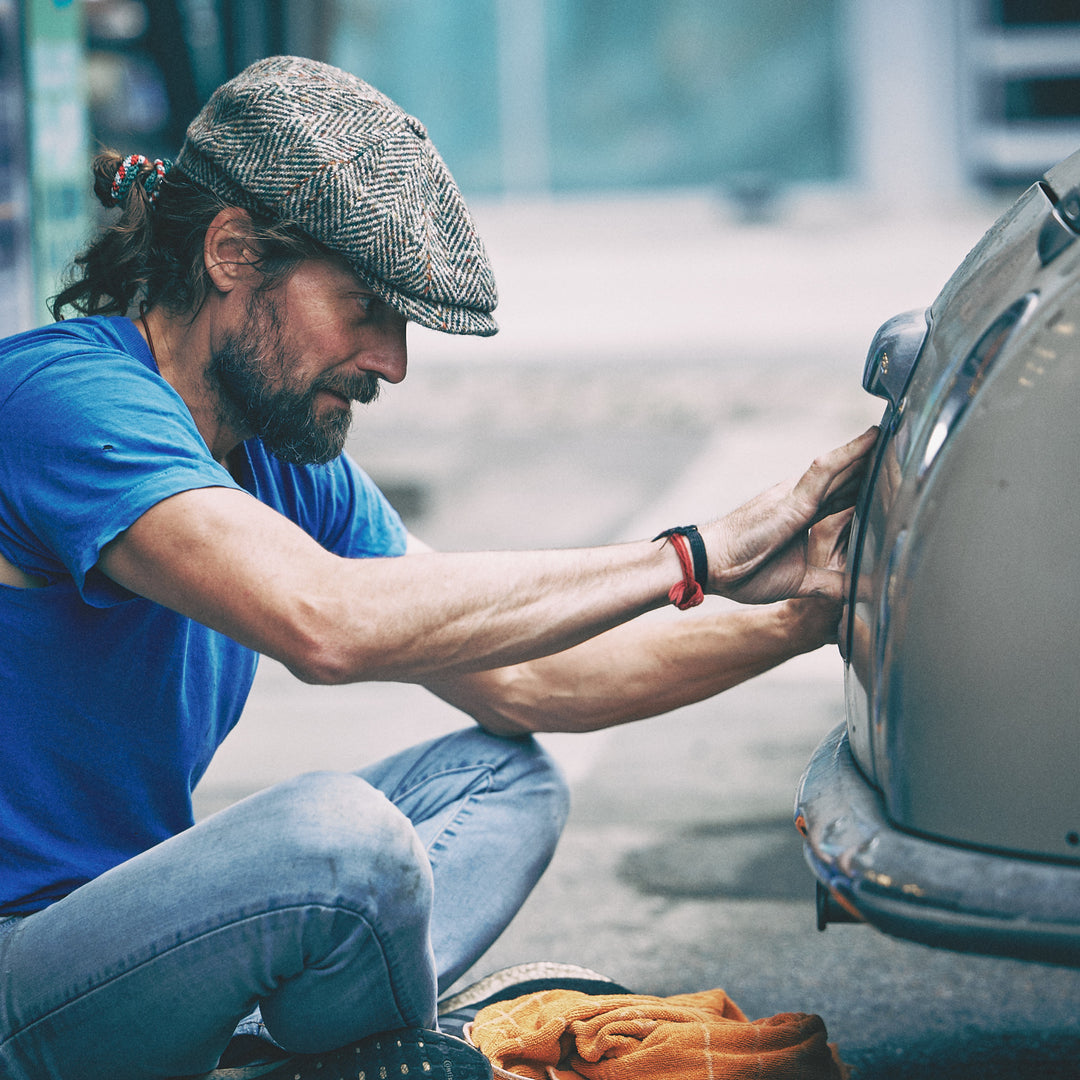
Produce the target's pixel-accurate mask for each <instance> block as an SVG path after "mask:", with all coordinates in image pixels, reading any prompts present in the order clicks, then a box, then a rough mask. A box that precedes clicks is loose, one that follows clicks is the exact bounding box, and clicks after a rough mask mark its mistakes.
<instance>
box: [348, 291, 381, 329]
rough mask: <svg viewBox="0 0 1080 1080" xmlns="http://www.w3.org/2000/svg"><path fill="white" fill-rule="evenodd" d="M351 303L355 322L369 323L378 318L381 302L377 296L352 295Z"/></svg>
mask: <svg viewBox="0 0 1080 1080" xmlns="http://www.w3.org/2000/svg"><path fill="white" fill-rule="evenodd" d="M352 301H353V305H354V307H355V311H356V321H357V322H371V321H372V320H374V319H376V318H378V316H379V311H380V309H381V307H382V301H381V300H380V299H379V298H378V297H377V296H372V295H371V293H353V294H352Z"/></svg>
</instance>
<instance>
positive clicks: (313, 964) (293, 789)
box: [0, 728, 567, 1080]
mask: <svg viewBox="0 0 1080 1080" xmlns="http://www.w3.org/2000/svg"><path fill="white" fill-rule="evenodd" d="M566 810H567V797H566V789H565V785H564V784H563V781H562V779H561V777H560V775H559V773H558V771H557V769H556V768H555V766H554V765H553V764H552V762H551V761H550V759H549V758H548V757H547V755H546V754H545V753H544V751H543V750H541V749H540V747H539V746H538V745H537V744H536V743H535V742H533V740H531V739H528V738H526V739H500V738H496V737H494V736H491V735H488V734H486V733H484V732H483V731H481V730H480V729H478V728H470V729H468V730H465V731H461V732H457V733H455V734H453V735H449V736H446V737H445V738H441V739H435V740H432V741H431V742H429V743H424V744H423V745H421V746H418V747H414V748H413V749H410V750H408V751H405V752H404V753H402V754H399V755H396V756H394V757H392V758H389V759H387V760H386V761H383V762H379V763H377V764H375V765H373V766H371V767H370V768H366V769H363V770H361V771H360V772H359V773H356V774H353V773H330V772H326V773H311V774H308V775H305V776H300V777H298V778H296V779H294V780H290V781H288V782H286V783H283V784H279V785H277V786H275V787H273V788H270V789H268V790H266V791H263V792H260V793H259V794H257V795H253V796H251V797H249V798H247V799H244V800H243V801H242V802H239V803H236V804H235V805H233V806H230V807H229V808H228V809H226V810H223V811H221V812H220V813H218V814H215V815H213V816H212V817H210V818H207V819H206V820H204V821H201V822H199V823H198V824H196V825H195V826H193V827H192V828H190V829H188V830H187V831H185V832H183V833H181V834H179V835H178V836H174V837H172V838H171V839H169V840H167V841H165V842H164V843H162V844H159V845H158V846H156V847H154V848H151V849H150V850H149V851H146V852H143V853H142V854H141V855H138V856H137V857H135V858H134V859H131V860H130V861H128V862H126V863H123V864H121V865H120V866H117V867H115V868H113V869H112V870H109V871H108V872H106V873H104V874H102V875H101V876H100V877H98V878H96V879H94V880H93V881H91V882H89V883H88V884H86V885H84V886H82V887H81V888H79V889H77V890H76V891H75V892H73V893H71V894H70V895H69V896H66V897H65V898H64V899H62V900H59V901H57V902H56V903H55V904H53V905H52V906H50V907H48V908H46V909H45V910H43V911H40V912H37V913H35V914H33V915H29V916H26V917H24V918H13V919H8V920H0V1075H2V1076H3V1077H5V1078H11V1080H46V1078H50V1080H52V1078H62V1080H94V1078H102V1080H121V1078H122V1080H139V1078H142V1077H167V1076H184V1075H193V1074H198V1073H203V1072H206V1071H209V1070H211V1069H213V1068H214V1067H215V1066H216V1064H217V1061H218V1057H219V1055H220V1054H221V1052H222V1050H223V1049H224V1047H225V1046H226V1045H227V1043H228V1042H229V1039H230V1038H231V1036H232V1035H233V1033H234V1031H235V1030H237V1026H238V1025H239V1024H240V1023H241V1021H242V1020H244V1018H245V1017H246V1018H247V1023H246V1025H245V1028H241V1030H245V1029H251V1028H252V1027H254V1026H256V1025H258V1024H259V1022H260V1017H259V1014H258V1013H255V1014H254V1015H253V1012H252V1011H253V1010H255V1009H256V1008H258V1009H260V1010H261V1023H262V1024H264V1025H265V1029H264V1030H265V1031H266V1032H268V1033H269V1035H270V1036H272V1037H273V1039H274V1040H275V1041H277V1042H278V1043H279V1044H280V1045H282V1046H284V1047H285V1048H286V1049H288V1050H291V1051H295V1052H300V1053H310V1052H315V1051H319V1050H326V1049H330V1048H333V1047H338V1046H342V1045H344V1044H346V1043H349V1042H352V1041H354V1040H356V1039H359V1038H362V1037H364V1036H365V1035H368V1034H371V1033H373V1032H376V1031H385V1030H388V1029H391V1028H395V1027H406V1026H423V1027H431V1026H433V1024H434V1021H435V1002H436V998H437V996H438V992H439V990H440V989H445V987H447V986H449V985H450V983H452V982H453V981H454V980H455V979H457V977H458V976H459V975H461V974H462V973H463V972H464V971H465V970H466V969H467V968H468V967H469V966H470V965H471V964H472V963H473V962H474V961H475V960H476V959H477V958H478V957H479V956H480V955H481V954H482V953H483V952H484V950H485V949H487V947H488V946H489V945H490V944H491V943H492V942H493V941H494V940H495V938H496V937H497V936H498V935H499V933H500V932H501V931H502V929H503V928H504V927H505V926H506V924H507V923H508V922H509V921H510V919H511V918H512V917H513V916H514V914H515V912H516V911H517V910H518V908H519V907H520V905H521V903H522V902H523V901H524V899H525V897H526V896H527V895H528V894H529V891H530V890H531V889H532V887H533V885H534V884H535V883H536V881H537V880H538V878H539V877H540V875H541V873H542V872H543V870H544V868H545V866H546V865H547V863H548V860H549V859H550V857H551V854H552V852H553V851H554V848H555V844H556V842H557V840H558V836H559V833H560V831H561V829H562V825H563V822H564V820H565V816H566Z"/></svg>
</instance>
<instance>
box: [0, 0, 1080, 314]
mask: <svg viewBox="0 0 1080 1080" xmlns="http://www.w3.org/2000/svg"><path fill="white" fill-rule="evenodd" d="M69 9H70V10H69ZM35 12H36V13H37V14H36V16H35ZM43 13H47V14H48V15H49V16H50V18H51V17H53V16H55V17H57V18H60V19H61V20H62V19H63V18H68V20H69V22H70V18H71V17H72V16H75V15H77V16H78V17H81V18H82V19H83V20H84V22H83V25H84V27H85V33H84V37H83V41H84V42H85V54H80V55H78V56H72V57H69V58H68V60H66V61H63V60H62V59H61V60H57V59H55V58H54V61H53V63H52V65H51V66H49V65H46V66H44V67H43V66H42V65H41V63H40V62H38V61H40V56H39V58H38V61H36V62H35V63H36V66H35V64H30V63H28V58H30V57H32V56H35V55H37V53H35V51H34V50H35V35H39V34H40V25H43ZM35 18H36V20H37V26H38V28H37V29H35ZM276 52H292V53H299V54H303V55H308V56H312V57H316V58H320V59H325V60H328V61H330V62H332V63H335V64H338V65H339V66H341V67H344V68H347V69H348V70H351V71H354V72H356V73H357V74H359V75H360V76H362V77H363V78H365V79H367V80H368V81H370V82H372V83H374V84H375V85H376V86H378V87H379V88H380V89H382V90H384V91H386V92H387V93H388V94H390V96H392V97H393V98H395V99H396V100H397V101H398V102H399V103H400V104H402V105H403V106H404V107H405V108H406V109H408V110H409V111H411V112H413V113H415V114H416V115H417V116H419V117H420V118H421V119H422V120H423V121H424V123H425V124H426V125H427V126H428V128H429V130H430V131H431V134H432V137H433V139H434V140H435V142H436V144H437V145H438V146H439V148H440V150H441V151H442V153H443V156H444V157H445V158H446V159H447V161H448V163H449V164H450V167H451V169H452V170H453V172H454V174H455V176H456V177H457V179H458V181H459V183H460V184H461V186H462V188H463V189H464V190H465V192H466V194H467V195H469V196H470V197H478V196H479V197H520V196H534V195H569V194H585V193H588V194H594V193H602V192H610V191H616V190H618V191H626V190H636V191H653V190H657V189H665V188H675V187H682V188H687V187H690V188H708V189H710V190H715V191H717V192H718V193H721V194H723V195H724V196H726V197H728V198H730V199H731V200H732V203H733V205H735V206H736V207H738V208H740V209H741V211H742V212H743V213H744V214H745V215H746V216H747V217H758V218H760V217H762V216H767V215H768V214H769V213H770V212H771V211H772V209H773V208H774V206H775V205H776V199H777V196H778V195H779V194H780V193H784V192H790V191H797V190H799V189H803V188H807V187H812V188H814V189H822V190H825V191H826V192H828V191H832V190H835V191H836V192H837V193H838V194H843V195H844V196H845V197H850V195H851V193H852V192H853V191H854V192H856V193H858V194H859V195H860V196H862V197H865V199H866V200H867V205H870V206H871V207H872V206H873V205H874V203H875V201H876V202H877V203H879V204H880V203H886V202H887V203H888V204H889V205H891V206H896V205H901V206H908V207H913V208H917V207H918V206H919V205H923V204H926V203H928V202H930V201H932V200H934V201H939V200H940V199H941V198H942V197H943V196H947V197H951V196H957V195H962V194H963V193H964V192H965V191H969V190H970V189H971V188H972V187H973V186H979V185H1018V184H1026V183H1028V182H1030V180H1031V179H1032V178H1034V177H1037V176H1038V175H1039V174H1040V173H1041V172H1042V171H1043V170H1044V169H1045V168H1046V167H1047V166H1048V165H1050V164H1052V163H1053V162H1054V161H1056V160H1058V159H1060V158H1062V157H1064V156H1066V155H1067V154H1068V153H1070V152H1071V151H1072V150H1073V149H1075V148H1076V147H1078V146H1080V0H904V2H903V3H893V2H889V0H799V2H798V3H792V2H790V0H19V3H16V2H15V0H0V94H2V95H3V101H2V102H0V138H2V139H3V140H4V142H3V156H2V158H0V169H4V170H5V174H4V175H5V176H6V177H8V181H7V183H6V184H5V191H6V192H8V195H9V196H11V198H9V201H8V202H5V203H3V204H0V206H2V207H3V208H4V209H0V296H14V295H16V293H17V292H18V289H17V288H16V287H15V285H13V286H12V288H11V289H9V288H7V287H6V283H7V282H9V281H12V280H13V279H14V278H15V277H17V276H18V274H17V273H16V270H17V268H18V267H24V273H23V274H22V278H21V279H20V282H21V284H19V285H18V288H22V289H23V290H24V292H25V290H26V289H27V288H30V289H32V290H33V291H35V292H37V293H38V294H40V293H41V291H42V289H43V288H44V287H45V286H43V285H42V284H41V281H42V271H41V270H40V269H39V272H38V283H37V284H34V285H28V284H27V282H29V281H31V278H30V277H29V276H28V271H25V263H26V259H27V255H26V253H27V251H30V250H32V251H33V252H34V253H35V258H36V259H37V262H38V263H39V264H41V265H43V266H44V267H45V268H46V274H45V276H46V277H47V276H48V274H51V273H52V272H53V264H54V261H55V260H54V258H53V256H54V255H55V243H54V242H52V241H50V242H49V243H52V247H51V248H49V245H48V243H46V241H45V240H44V239H43V233H42V229H46V231H48V230H47V226H49V221H48V219H49V215H50V213H53V212H55V213H56V214H58V215H60V216H61V217H63V213H64V206H63V202H64V200H65V199H67V200H68V202H69V203H70V202H71V197H70V195H68V194H64V192H65V191H66V190H67V189H66V188H64V189H63V190H62V191H61V190H59V189H57V190H54V191H53V192H52V193H51V195H50V196H49V199H50V203H49V206H48V207H45V208H39V207H38V200H37V199H36V198H35V199H34V200H31V201H30V203H26V200H25V199H24V204H23V205H22V208H21V209H20V204H19V197H20V196H19V191H20V190H22V189H21V188H20V184H22V183H24V181H25V178H26V176H27V175H29V177H30V183H31V184H32V183H34V182H35V177H37V178H39V179H40V177H41V176H42V174H43V173H50V170H51V171H52V172H55V166H54V164H53V163H51V162H47V161H45V160H44V155H43V152H42V147H41V146H40V145H37V144H35V141H34V140H35V137H37V138H38V142H39V143H40V141H41V138H42V137H43V136H42V135H41V134H40V133H41V132H43V131H45V130H46V128H43V127H42V126H41V117H42V116H47V115H53V116H54V120H53V121H51V122H52V123H53V125H54V127H55V114H57V111H58V109H59V104H60V102H59V100H58V99H57V93H58V92H60V93H61V94H62V96H63V98H64V102H65V103H66V105H67V108H68V113H69V115H68V116H67V121H66V122H67V125H68V129H70V130H74V129H73V128H72V125H71V115H70V113H71V109H72V108H74V107H76V106H77V105H79V104H80V103H82V102H85V104H86V107H87V113H86V115H87V116H88V118H89V119H88V123H87V127H88V130H89V132H90V135H91V136H92V142H93V143H95V144H104V145H110V146H113V147H115V148H116V149H118V150H121V151H126V152H130V151H137V152H140V153H144V154H146V155H148V156H168V155H169V154H170V153H173V152H175V150H176V149H177V147H178V146H179V144H180V142H181V140H182V138H183V132H184V128H185V125H186V124H187V122H188V120H189V119H190V118H191V116H192V115H193V114H194V113H195V111H196V110H197V109H198V107H199V106H200V105H201V103H202V102H203V101H204V100H205V99H206V97H207V95H208V94H209V93H210V91H211V90H212V89H213V88H214V87H215V86H217V85H218V84H219V83H220V82H222V81H223V80H225V79H226V78H228V77H229V76H230V75H232V74H234V73H235V72H237V71H239V70H240V69H241V68H243V67H244V66H246V65H247V64H248V63H250V62H251V61H252V60H255V59H257V58H258V57H260V56H265V55H269V54H272V53H276ZM35 72H36V73H37V74H35ZM61 75H63V77H61ZM77 80H81V81H77ZM76 85H77V86H78V87H80V88H84V91H83V92H82V95H83V96H81V94H80V92H76V90H75V89H73V88H74V87H75V86H76ZM58 87H60V88H61V89H60V91H58ZM49 95H52V97H51V99H50V100H51V101H52V104H51V105H49V104H47V103H46V104H45V105H43V100H44V99H45V98H49ZM35 109H36V110H37V113H36V114H35ZM50 109H51V110H52V113H51V114H50V113H49V110H50ZM43 110H44V111H43ZM34 115H37V116H38V122H37V127H36V128H35V121H34V120H33V117H34ZM47 126H48V125H47V124H46V127H47ZM75 126H77V125H75ZM35 130H36V131H38V133H39V135H38V136H35V134H34V133H35ZM64 138H65V140H66V144H67V156H68V157H70V156H71V154H72V153H76V154H80V155H82V156H83V157H85V155H86V152H87V150H86V146H87V145H88V142H87V140H85V139H83V140H81V141H80V139H78V138H74V137H72V136H71V135H65V136H64ZM52 152H53V153H54V154H55V153H57V151H56V149H55V148H54V150H53V151H52ZM53 179H55V177H53ZM27 190H29V188H27ZM5 198H7V196H5ZM54 204H55V205H54ZM31 206H33V207H34V208H35V210H36V213H30V207H31ZM72 207H75V209H78V208H77V207H76V206H75V204H74V203H73V204H72ZM69 209H71V207H69ZM75 220H76V218H72V221H75ZM68 239H69V240H70V230H69V235H68ZM20 245H21V246H20ZM46 248H48V250H46ZM50 252H51V254H50ZM19 295H22V294H19ZM19 304H20V309H21V310H22V311H23V312H24V315H23V316H22V317H19V316H12V315H10V314H8V313H7V309H6V308H0V313H2V314H4V321H5V323H7V324H9V325H11V324H13V321H14V323H19V322H21V321H22V320H23V318H24V317H25V311H26V310H27V305H26V303H25V301H20V302H19Z"/></svg>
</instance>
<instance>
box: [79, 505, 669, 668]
mask: <svg viewBox="0 0 1080 1080" xmlns="http://www.w3.org/2000/svg"><path fill="white" fill-rule="evenodd" d="M99 565H100V567H101V569H102V570H104V571H105V572H106V573H107V574H109V576H110V577H112V578H113V580H115V581H117V582H119V583H120V584H121V585H124V586H125V587H126V588H128V589H130V590H131V591H132V592H135V593H138V594H139V595H142V596H145V597H147V598H148V599H151V600H154V601H156V602H158V603H161V604H164V605H165V606H167V607H171V608H173V609H174V610H176V611H179V612H181V613H183V614H185V615H188V616H190V617H191V618H193V619H196V620H198V621H199V622H202V623H205V624H206V625H208V626H211V627H213V628H214V629H217V630H220V631H221V632H222V633H225V634H228V635H229V636H230V637H233V638H235V639H236V640H237V641H240V642H242V643H243V644H245V645H248V646H250V647H251V648H253V649H256V650H258V651H259V652H263V653H266V654H267V655H269V656H273V657H274V658H275V659H278V660H280V661H281V662H282V663H284V664H285V665H286V666H288V667H289V668H290V669H291V670H292V671H293V672H294V673H295V674H297V675H298V676H299V677H300V678H302V679H305V680H307V681H310V682H320V683H337V682H353V681H360V680H369V679H380V680H397V681H421V680H422V679H423V678H424V677H426V676H428V675H432V676H434V675H436V674H442V675H444V676H449V675H452V674H460V673H462V672H466V671H475V670H480V669H485V668H492V667H498V666H502V665H507V664H514V663H520V662H522V661H525V660H530V659H534V658H536V657H539V656H543V655H546V654H548V653H552V652H559V651H562V650H565V649H567V648H569V647H571V646H573V645H576V644H577V643H578V642H581V641H583V640H585V639H586V638H589V637H592V636H594V635H595V634H599V633H602V632H603V631H605V630H607V629H609V628H611V627H613V626H616V625H618V624H619V623H622V622H626V621H628V620H630V619H633V618H635V617H636V616H637V615H640V614H641V613H642V612H645V611H648V610H650V609H651V608H655V607H658V606H660V605H662V604H665V603H666V602H667V589H668V588H669V587H670V585H671V583H672V582H673V581H675V580H677V578H678V577H679V575H680V569H679V565H678V560H677V558H676V556H675V555H674V553H673V552H672V551H671V550H670V548H666V547H663V546H661V545H659V544H653V543H650V542H649V541H638V542H635V543H630V544H618V545H611V546H608V547H599V548H587V549H580V550H553V551H529V552H479V553H474V552H468V553H460V554H442V553H428V554H420V555H410V556H407V557H405V558H382V559H342V558H339V557H337V556H335V555H332V554H330V553H329V552H327V551H325V550H324V549H323V548H321V547H320V546H319V545H318V544H316V543H315V542H314V541H313V540H312V539H311V538H310V537H309V536H307V535H306V534H305V533H303V532H302V531H301V530H299V529H298V528H296V526H294V525H292V524H291V523H290V522H288V521H286V520H285V519H284V518H283V517H281V515H279V514H276V513H275V512H274V511H272V510H270V509H268V508H266V507H264V506H262V505H261V504H260V503H258V502H256V501H255V500H254V499H251V498H249V497H248V496H246V495H243V494H241V493H239V492H233V491H228V490H225V489H198V490H195V491H192V492H185V493H183V494H181V495H177V496H174V497H172V498H170V499H167V500H164V501H163V502H161V503H159V504H157V505H156V506H155V507H153V508H152V509H151V510H149V511H147V512H146V514H144V515H143V516H142V517H141V518H140V519H139V520H138V521H137V522H136V523H135V524H134V525H133V526H132V527H131V528H130V529H129V530H128V531H127V532H126V533H125V534H123V536H122V537H121V538H118V540H117V541H115V542H114V543H112V544H110V545H109V546H108V547H107V548H106V549H105V550H104V552H103V554H102V559H101V561H100V563H99Z"/></svg>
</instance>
